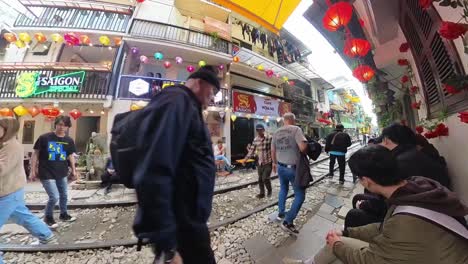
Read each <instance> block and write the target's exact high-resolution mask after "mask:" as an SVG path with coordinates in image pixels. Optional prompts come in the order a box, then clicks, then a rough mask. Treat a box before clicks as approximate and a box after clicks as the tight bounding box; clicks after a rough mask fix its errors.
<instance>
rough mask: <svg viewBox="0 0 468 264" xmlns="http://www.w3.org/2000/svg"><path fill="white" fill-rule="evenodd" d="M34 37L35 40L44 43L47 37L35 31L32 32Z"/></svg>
mask: <svg viewBox="0 0 468 264" xmlns="http://www.w3.org/2000/svg"><path fill="white" fill-rule="evenodd" d="M34 38H35V39H36V40H37V42H39V43H44V42H46V41H47V37H46V36H45V35H44V34H43V33H36V34H34Z"/></svg>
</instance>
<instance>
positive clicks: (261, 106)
mask: <svg viewBox="0 0 468 264" xmlns="http://www.w3.org/2000/svg"><path fill="white" fill-rule="evenodd" d="M232 96H233V110H234V112H238V113H247V114H255V115H260V116H271V117H275V116H283V115H284V114H285V113H287V112H291V104H290V103H286V102H282V101H280V100H278V99H274V98H270V97H263V96H256V95H251V94H245V93H240V92H237V91H234V92H233V93H232Z"/></svg>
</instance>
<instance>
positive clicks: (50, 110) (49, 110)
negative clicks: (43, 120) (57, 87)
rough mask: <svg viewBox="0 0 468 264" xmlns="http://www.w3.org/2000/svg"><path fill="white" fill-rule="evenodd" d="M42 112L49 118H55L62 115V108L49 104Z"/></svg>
mask: <svg viewBox="0 0 468 264" xmlns="http://www.w3.org/2000/svg"><path fill="white" fill-rule="evenodd" d="M41 112H42V114H43V115H44V116H45V117H47V118H55V117H57V116H58V115H60V109H58V108H57V107H52V106H48V107H45V108H43V109H42V110H41Z"/></svg>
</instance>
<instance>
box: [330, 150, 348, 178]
mask: <svg viewBox="0 0 468 264" xmlns="http://www.w3.org/2000/svg"><path fill="white" fill-rule="evenodd" d="M335 160H338V166H339V167H340V181H344V174H345V170H346V156H345V155H343V156H336V155H333V154H330V171H329V172H330V175H333V171H334V169H335Z"/></svg>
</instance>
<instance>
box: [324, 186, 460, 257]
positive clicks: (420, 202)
mask: <svg viewBox="0 0 468 264" xmlns="http://www.w3.org/2000/svg"><path fill="white" fill-rule="evenodd" d="M388 203H389V205H390V208H389V210H388V213H387V215H386V216H385V219H384V220H383V222H382V224H380V223H375V224H370V225H366V226H362V227H355V228H349V229H348V230H347V232H345V234H346V235H347V236H349V237H351V238H355V239H359V240H362V241H364V242H368V243H369V246H366V247H363V248H356V247H352V246H350V245H347V244H344V243H340V242H338V243H335V245H334V247H333V252H334V253H335V255H336V256H337V257H338V258H339V259H340V260H341V261H343V262H344V263H352V264H465V263H468V250H467V249H468V241H467V240H466V239H463V238H461V237H459V236H457V235H455V234H454V233H452V232H450V231H448V230H446V229H444V228H441V227H440V226H438V225H436V224H434V223H432V222H430V221H429V220H427V219H424V218H420V217H416V216H413V215H407V214H395V215H393V212H394V209H395V208H396V206H399V205H409V206H416V207H421V208H425V209H429V210H433V211H436V212H439V213H442V214H445V215H448V216H451V217H453V218H455V219H457V220H458V221H459V222H461V223H462V224H465V226H466V221H465V220H464V219H463V216H465V215H467V214H468V208H467V207H466V206H464V205H463V204H462V203H461V202H460V200H459V199H458V198H457V196H456V194H455V193H453V192H450V191H449V190H448V189H446V188H444V187H443V186H441V185H440V184H438V183H437V182H435V181H432V180H430V179H426V178H423V177H412V178H410V179H408V184H406V185H404V186H402V187H400V188H399V189H397V190H396V191H395V192H394V193H393V194H392V196H391V197H390V198H389V199H388Z"/></svg>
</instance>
